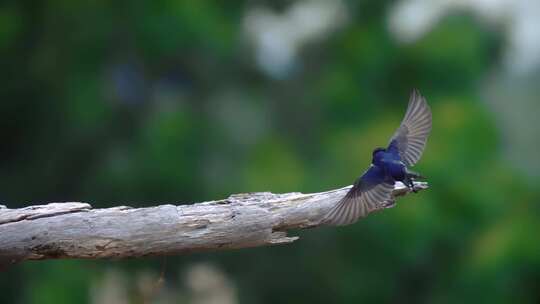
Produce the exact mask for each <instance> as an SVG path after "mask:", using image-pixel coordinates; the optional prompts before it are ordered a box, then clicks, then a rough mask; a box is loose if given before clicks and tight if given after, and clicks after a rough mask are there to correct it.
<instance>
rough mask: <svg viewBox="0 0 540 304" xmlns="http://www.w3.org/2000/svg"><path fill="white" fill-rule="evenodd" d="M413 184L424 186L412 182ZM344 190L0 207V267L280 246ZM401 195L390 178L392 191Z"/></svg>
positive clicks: (318, 218)
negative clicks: (98, 205)
mask: <svg viewBox="0 0 540 304" xmlns="http://www.w3.org/2000/svg"><path fill="white" fill-rule="evenodd" d="M415 187H416V188H417V189H418V190H422V189H426V188H427V187H428V186H427V183H422V182H416V183H415ZM349 188H350V186H349V187H345V188H341V189H336V190H331V191H326V192H320V193H310V194H302V193H297V192H293V193H284V194H273V193H269V192H259V193H244V194H235V195H231V196H230V197H228V198H226V199H223V200H218V201H209V202H203V203H196V204H192V205H179V206H175V205H159V206H156V207H148V208H131V207H125V206H121V207H114V208H106V209H93V208H92V206H90V205H89V204H86V203H52V204H47V205H39V206H30V207H26V208H21V209H8V208H6V207H5V206H0V265H2V264H3V265H7V264H12V263H16V262H20V261H24V260H45V259H58V258H81V259H98V258H125V257H141V256H153V255H172V254H179V253H187V252H193V251H204V250H220V249H230V248H246V247H255V246H264V245H274V244H287V243H291V242H293V241H295V240H297V239H298V237H295V236H293V237H289V236H287V234H286V231H287V230H288V229H302V228H309V227H317V226H320V225H323V223H322V219H323V217H324V215H325V214H326V213H327V212H328V211H329V209H330V208H331V207H332V206H333V205H334V204H335V203H336V202H337V201H338V200H339V199H341V198H342V197H343V196H344V195H345V193H346V191H347V190H348V189H349ZM408 192H409V190H408V189H407V188H406V187H405V186H404V185H403V184H401V183H396V186H395V188H394V192H393V194H394V196H396V197H397V196H400V195H405V194H407V193H408ZM388 207H391V206H382V205H381V207H380V209H384V208H388ZM380 209H379V210H380Z"/></svg>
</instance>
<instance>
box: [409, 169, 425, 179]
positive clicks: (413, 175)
mask: <svg viewBox="0 0 540 304" xmlns="http://www.w3.org/2000/svg"><path fill="white" fill-rule="evenodd" d="M407 177H409V178H412V179H415V180H416V179H427V178H426V177H425V176H422V175H420V173H416V172H414V171H411V170H409V169H407Z"/></svg>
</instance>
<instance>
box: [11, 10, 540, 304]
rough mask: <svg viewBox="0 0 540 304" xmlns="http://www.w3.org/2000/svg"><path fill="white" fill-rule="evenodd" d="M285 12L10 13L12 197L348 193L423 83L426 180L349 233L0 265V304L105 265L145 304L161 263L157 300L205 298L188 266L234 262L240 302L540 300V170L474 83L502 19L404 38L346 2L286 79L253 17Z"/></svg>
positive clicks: (81, 291)
mask: <svg viewBox="0 0 540 304" xmlns="http://www.w3.org/2000/svg"><path fill="white" fill-rule="evenodd" d="M291 3H292V2H291V1H277V2H276V1H267V2H264V1H263V2H260V1H214V2H212V1H147V2H137V1H46V2H41V1H7V2H4V3H2V4H0V66H1V73H0V77H1V78H0V81H1V82H0V83H1V85H0V94H1V95H0V97H1V99H0V118H1V119H0V139H1V142H2V144H1V145H0V198H1V200H2V202H3V203H2V204H5V205H7V206H8V207H10V208H16V207H22V206H26V205H30V204H40V203H46V202H58V201H59V202H62V201H84V202H89V203H91V204H92V205H93V206H94V207H110V206H116V205H131V206H152V205H156V204H160V203H177V204H180V203H188V202H193V201H204V200H212V199H219V198H223V197H226V196H228V195H229V194H232V193H240V192H250V191H272V192H290V191H301V192H317V191H323V190H328V189H332V188H336V187H341V186H344V185H347V184H351V183H352V182H353V180H354V179H355V178H356V177H357V176H358V175H359V174H360V173H361V172H362V171H363V170H364V169H365V168H366V166H368V164H369V161H370V156H371V151H372V149H373V148H374V147H376V146H383V145H385V144H386V143H387V140H388V138H389V137H390V136H391V134H392V133H393V131H394V129H395V128H396V127H397V126H398V125H399V122H400V119H401V116H402V115H403V113H404V111H405V108H406V103H407V99H408V94H409V92H410V91H411V89H412V88H413V87H417V88H419V89H420V90H421V92H422V93H423V94H424V95H425V96H426V97H427V99H428V102H429V103H430V105H431V107H432V111H433V118H434V122H433V131H432V134H431V137H430V139H429V142H428V145H427V150H426V151H425V153H424V156H423V158H422V160H421V161H420V163H419V165H418V166H417V167H415V170H416V171H419V172H421V173H422V174H423V175H425V176H427V177H429V182H430V186H431V187H430V189H429V190H427V191H423V192H422V193H421V194H418V195H409V196H407V197H405V198H403V199H401V200H399V202H398V206H397V207H396V208H394V209H389V210H386V211H385V212H381V213H377V214H375V215H372V216H370V217H368V218H366V219H364V220H362V221H360V222H358V223H357V224H355V225H352V226H348V227H343V228H319V229H313V230H308V231H298V232H295V233H297V234H299V235H300V236H301V239H300V240H299V241H297V242H295V243H294V244H292V245H287V246H280V247H267V248H255V249H244V250H237V251H229V252H218V253H208V254H193V255H185V256H176V257H169V258H168V259H167V261H166V263H165V262H164V259H162V258H145V259H137V260H127V261H46V262H27V263H24V264H22V265H17V266H15V267H12V268H10V269H9V270H8V271H6V272H3V273H0V286H1V287H0V290H1V292H0V302H1V303H51V304H52V303H92V301H93V303H96V300H95V297H96V296H95V295H96V294H99V293H101V292H102V289H100V287H99V286H102V285H103V284H105V283H103V282H105V281H107V278H110V276H111V272H112V273H113V277H114V276H116V277H120V278H122V280H124V285H123V286H124V287H123V288H125V289H126V294H127V295H128V299H127V301H128V302H130V303H143V302H144V301H145V299H144V297H143V296H142V295H141V294H142V293H144V292H142V291H141V289H144V285H149V284H150V285H151V284H154V283H155V282H156V280H157V277H159V274H160V273H161V271H162V270H165V272H164V279H165V283H164V285H163V287H162V288H161V290H159V291H156V292H155V293H154V295H153V296H152V297H151V300H150V302H154V303H195V302H193V299H194V298H195V297H196V295H195V292H194V291H193V290H192V289H190V287H189V282H187V281H189V280H188V279H186V273H188V272H189V270H190V269H192V268H193V267H194V266H193V265H210V266H209V267H213V269H216V271H218V272H221V274H222V275H223V276H224V277H225V278H226V280H227V282H229V283H230V285H231V286H233V289H234V290H235V297H236V298H237V299H238V301H239V302H240V303H403V302H410V303H538V302H539V301H540V254H539V253H540V241H539V237H538V231H539V229H540V221H539V220H540V212H539V210H540V209H539V207H538V201H539V198H540V189H539V188H538V186H537V185H538V181H539V179H538V175H534V174H533V175H532V176H531V175H526V174H525V173H523V172H522V171H519V170H518V169H517V168H516V166H514V164H512V163H511V162H509V161H507V159H506V158H505V157H504V153H503V152H504V151H505V149H506V150H508V149H510V150H511V149H512V147H510V146H508V143H507V142H506V141H505V140H503V134H504V129H502V128H500V127H498V125H497V120H496V118H495V117H496V113H495V110H493V109H490V107H489V105H488V103H486V102H485V101H484V100H483V99H484V97H483V95H482V91H481V87H482V85H483V84H484V83H485V81H486V79H489V78H488V76H489V73H491V72H492V71H493V70H496V69H498V67H499V66H500V62H501V58H502V53H503V52H502V50H503V47H504V45H505V43H506V42H505V41H506V40H505V39H506V38H505V36H504V31H503V29H502V28H501V29H498V30H497V29H493V28H488V27H486V26H485V24H483V23H482V22H480V21H479V20H478V19H477V18H475V17H474V16H473V15H471V14H468V13H465V12H460V11H456V12H453V13H450V14H448V15H447V16H445V17H444V18H443V19H442V20H441V22H439V23H438V24H437V25H436V26H435V27H434V28H433V29H431V30H430V31H428V32H427V33H426V34H425V35H424V36H423V37H422V38H421V39H419V40H418V41H415V42H413V43H410V44H401V43H398V42H397V41H396V39H395V38H394V37H393V36H392V35H391V33H390V32H389V30H388V25H387V20H386V16H387V13H388V10H389V8H390V7H392V6H393V5H395V3H394V2H392V1H347V2H345V5H346V7H347V10H348V14H349V18H348V21H347V22H346V23H345V24H344V25H342V26H340V27H339V28H338V29H336V30H335V31H333V32H331V34H328V35H327V36H326V37H325V38H323V39H319V40H317V41H314V42H312V43H308V44H307V45H305V46H304V47H303V48H301V51H300V53H299V54H298V58H297V63H298V65H297V66H296V68H295V69H294V70H293V71H292V72H290V73H289V74H287V76H286V77H283V78H281V79H276V78H273V77H271V76H269V75H268V74H266V73H264V72H263V71H262V70H261V69H260V67H259V66H258V65H257V63H256V61H255V53H254V52H255V50H254V48H253V47H252V45H250V44H249V43H247V42H246V39H245V34H244V33H243V29H242V20H243V16H244V14H245V12H246V11H247V9H248V8H249V7H252V6H254V5H265V6H268V7H270V8H271V9H273V10H275V11H276V12H280V11H283V10H285V9H286V8H287V7H288V6H289V5H291ZM509 102H510V101H509ZM145 274H148V276H149V277H150V279H149V280H147V281H144V279H140V277H141V276H144V275H145ZM109 281H110V280H109ZM112 281H114V280H112ZM141 281H142V282H143V283H141ZM144 282H146V283H144ZM148 282H150V283H148ZM100 284H101V285H100ZM141 284H142V285H143V287H141ZM120 285H121V284H120ZM96 286H98V287H96ZM113 286H116V285H114V284H113ZM113 289H115V288H113ZM116 289H121V287H116ZM166 292H168V293H169V296H168V297H169V298H167V296H166V295H164V293H166ZM203 293H204V292H203ZM171 294H172V295H171ZM92 299H94V300H92ZM167 299H168V300H167ZM146 300H148V299H146Z"/></svg>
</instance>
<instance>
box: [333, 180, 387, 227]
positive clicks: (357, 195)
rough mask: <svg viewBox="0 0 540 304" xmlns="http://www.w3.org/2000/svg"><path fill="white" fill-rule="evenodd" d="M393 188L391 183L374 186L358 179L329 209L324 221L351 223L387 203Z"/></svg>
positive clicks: (334, 223)
mask: <svg viewBox="0 0 540 304" xmlns="http://www.w3.org/2000/svg"><path fill="white" fill-rule="evenodd" d="M393 189H394V185H393V183H388V182H382V183H379V184H377V185H375V186H373V185H368V186H366V182H365V181H364V182H363V181H362V179H360V180H359V181H358V182H357V183H356V184H355V185H354V186H353V187H352V188H351V190H349V192H347V194H346V195H345V197H343V198H342V199H341V200H340V201H339V202H338V203H337V204H336V206H335V207H333V208H332V209H331V210H330V212H329V213H328V214H327V215H326V217H325V219H324V222H325V223H326V224H328V225H332V226H343V225H349V224H352V223H354V222H356V221H357V220H358V219H359V218H362V217H365V216H367V215H368V214H369V213H370V212H372V211H374V210H377V209H381V208H382V206H384V205H385V204H388V203H389V202H390V201H391V200H392V190H393Z"/></svg>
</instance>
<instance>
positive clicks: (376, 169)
mask: <svg viewBox="0 0 540 304" xmlns="http://www.w3.org/2000/svg"><path fill="white" fill-rule="evenodd" d="M430 131H431V110H430V108H429V106H428V104H427V102H426V99H425V98H424V96H422V95H421V94H420V92H419V91H418V90H416V89H415V90H413V91H412V93H411V96H410V98H409V106H408V107H407V112H405V117H404V118H403V121H402V122H401V125H400V126H399V128H398V129H397V130H396V132H395V133H394V135H393V136H392V138H391V139H390V142H389V144H388V147H387V148H386V149H385V148H376V149H375V150H373V154H372V161H371V165H370V167H369V168H368V169H367V170H366V172H364V174H362V176H360V178H358V179H357V180H356V182H355V183H354V185H353V187H352V188H351V189H350V190H349V192H348V193H347V194H346V195H345V196H344V197H343V198H342V199H341V200H340V201H339V202H338V203H337V204H336V206H335V207H333V208H332V209H331V210H330V211H329V213H328V214H327V215H326V217H325V219H324V222H325V223H326V224H329V225H334V226H342V225H348V224H352V223H354V222H356V221H357V220H358V219H359V218H361V217H365V216H366V215H367V214H368V213H370V212H371V211H372V210H375V209H379V208H380V206H388V205H392V204H393V203H394V199H393V197H392V190H393V189H394V184H395V182H396V181H400V182H403V183H404V184H405V185H406V186H407V187H409V189H410V190H411V191H414V192H416V189H415V188H414V183H413V181H414V180H415V179H420V178H423V177H422V176H421V175H419V174H418V173H415V172H412V171H410V170H409V167H412V166H414V165H415V164H416V163H417V162H418V160H419V159H420V157H421V156H422V152H423V151H424V148H425V146H426V142H427V138H428V135H429V132H430Z"/></svg>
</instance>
